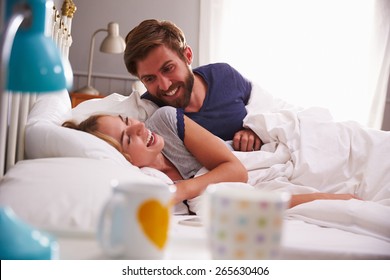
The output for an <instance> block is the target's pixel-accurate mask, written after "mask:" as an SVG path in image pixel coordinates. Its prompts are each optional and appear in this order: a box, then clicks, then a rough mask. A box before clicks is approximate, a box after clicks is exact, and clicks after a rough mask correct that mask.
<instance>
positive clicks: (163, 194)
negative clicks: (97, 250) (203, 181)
mask: <svg viewBox="0 0 390 280" xmlns="http://www.w3.org/2000/svg"><path fill="white" fill-rule="evenodd" d="M112 184H113V194H112V196H111V198H110V199H109V200H108V202H107V203H106V205H105V206H104V208H103V210H102V213H101V216H100V221H99V225H98V240H99V243H100V245H101V247H102V249H103V252H104V253H106V254H107V255H109V256H110V257H112V258H125V259H163V258H164V252H165V248H166V245H167V243H168V233H169V232H168V231H169V224H170V217H171V215H172V211H171V209H172V207H171V204H172V203H171V198H172V194H173V192H174V188H172V187H168V186H167V185H165V184H158V183H156V184H150V183H149V184H147V183H137V184H135V183H128V184H126V183H121V184H118V182H116V181H113V183H112Z"/></svg>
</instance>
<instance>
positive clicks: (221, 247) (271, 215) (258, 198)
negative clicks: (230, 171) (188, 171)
mask: <svg viewBox="0 0 390 280" xmlns="http://www.w3.org/2000/svg"><path fill="white" fill-rule="evenodd" d="M205 198H206V201H205V206H206V209H204V210H205V212H204V215H206V217H205V221H206V226H207V231H208V242H209V247H210V250H211V257H212V258H213V259H278V258H279V252H280V243H281V238H282V226H283V214H284V211H285V209H286V208H287V207H288V205H289V202H290V198H291V195H290V194H288V193H285V192H276V191H275V192H269V191H267V192H266V191H261V190H257V189H255V188H253V187H251V186H249V185H248V184H244V183H219V184H214V185H210V186H209V187H208V189H207V191H206V193H205Z"/></svg>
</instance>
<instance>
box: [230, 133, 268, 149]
mask: <svg viewBox="0 0 390 280" xmlns="http://www.w3.org/2000/svg"><path fill="white" fill-rule="evenodd" d="M261 145H263V142H262V141H261V139H260V138H259V136H257V134H256V133H254V132H253V131H252V130H250V129H243V130H240V131H238V132H236V134H234V138H233V149H234V150H235V151H241V152H251V151H258V150H260V148H261Z"/></svg>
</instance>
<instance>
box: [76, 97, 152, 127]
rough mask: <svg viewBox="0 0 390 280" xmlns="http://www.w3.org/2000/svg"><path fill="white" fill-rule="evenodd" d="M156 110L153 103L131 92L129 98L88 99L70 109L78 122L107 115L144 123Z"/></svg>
mask: <svg viewBox="0 0 390 280" xmlns="http://www.w3.org/2000/svg"><path fill="white" fill-rule="evenodd" d="M157 108H158V107H157V105H155V104H154V103H153V102H151V101H149V100H145V99H141V97H140V94H139V92H138V91H133V92H132V93H131V94H130V95H129V96H124V95H121V94H118V93H112V94H110V95H108V96H106V97H105V98H98V99H90V100H87V101H84V102H82V103H80V104H79V105H78V106H76V107H75V108H73V109H72V119H73V120H74V121H76V122H80V121H82V120H85V119H86V118H88V117H89V116H91V115H96V114H109V115H124V116H128V117H131V118H135V119H138V120H140V121H145V120H146V119H147V118H149V117H150V116H151V115H152V114H153V113H154V111H155V110H156V109H157Z"/></svg>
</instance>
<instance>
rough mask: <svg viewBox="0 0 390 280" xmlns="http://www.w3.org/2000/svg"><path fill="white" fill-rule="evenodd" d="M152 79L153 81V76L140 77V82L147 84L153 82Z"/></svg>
mask: <svg viewBox="0 0 390 280" xmlns="http://www.w3.org/2000/svg"><path fill="white" fill-rule="evenodd" d="M153 81H154V78H153V77H145V78H143V79H142V82H143V83H144V84H148V83H151V82H153Z"/></svg>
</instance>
